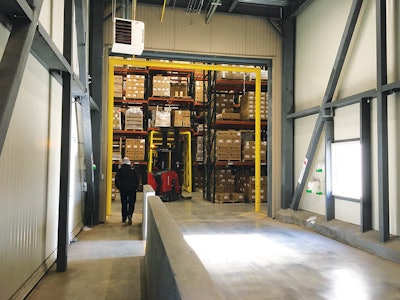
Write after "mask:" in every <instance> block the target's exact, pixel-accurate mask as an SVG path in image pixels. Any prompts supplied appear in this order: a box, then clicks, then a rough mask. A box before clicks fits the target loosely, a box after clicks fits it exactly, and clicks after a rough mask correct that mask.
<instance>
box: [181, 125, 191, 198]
mask: <svg viewBox="0 0 400 300" xmlns="http://www.w3.org/2000/svg"><path fill="white" fill-rule="evenodd" d="M181 134H182V135H187V148H186V157H185V158H186V159H185V160H186V161H185V172H184V174H185V176H184V177H185V178H184V183H185V185H186V191H187V192H189V193H191V192H192V155H191V154H192V138H191V134H192V133H191V132H190V131H184V132H181Z"/></svg>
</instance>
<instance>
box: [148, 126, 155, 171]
mask: <svg viewBox="0 0 400 300" xmlns="http://www.w3.org/2000/svg"><path fill="white" fill-rule="evenodd" d="M154 133H155V132H154V131H150V137H149V162H148V164H147V172H149V173H151V171H152V169H151V168H152V164H153V150H152V149H151V146H152V145H153V138H154Z"/></svg>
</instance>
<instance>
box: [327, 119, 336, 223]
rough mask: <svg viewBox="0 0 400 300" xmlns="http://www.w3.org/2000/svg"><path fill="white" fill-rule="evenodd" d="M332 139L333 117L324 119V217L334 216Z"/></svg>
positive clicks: (331, 217)
mask: <svg viewBox="0 0 400 300" xmlns="http://www.w3.org/2000/svg"><path fill="white" fill-rule="evenodd" d="M333 141H334V122H333V118H330V119H329V120H326V121H325V219H326V220H327V221H329V220H332V219H334V218H335V198H334V197H333V195H332V143H333Z"/></svg>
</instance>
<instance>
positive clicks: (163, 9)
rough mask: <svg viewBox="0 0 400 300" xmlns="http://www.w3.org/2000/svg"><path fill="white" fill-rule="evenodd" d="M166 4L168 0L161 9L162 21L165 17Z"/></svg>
mask: <svg viewBox="0 0 400 300" xmlns="http://www.w3.org/2000/svg"><path fill="white" fill-rule="evenodd" d="M166 4H167V0H164V4H163V8H162V11H161V19H160V22H162V21H163V19H164V12H165V5H166Z"/></svg>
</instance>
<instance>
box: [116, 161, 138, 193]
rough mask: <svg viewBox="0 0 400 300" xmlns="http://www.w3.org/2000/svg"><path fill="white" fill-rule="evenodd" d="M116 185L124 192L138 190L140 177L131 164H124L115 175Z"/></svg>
mask: <svg viewBox="0 0 400 300" xmlns="http://www.w3.org/2000/svg"><path fill="white" fill-rule="evenodd" d="M115 185H116V187H117V188H118V189H119V190H120V191H122V192H129V191H133V190H134V191H136V190H137V188H138V185H139V178H138V176H137V174H136V172H135V170H133V169H132V168H131V166H130V165H126V164H123V165H121V168H120V169H119V170H118V171H117V174H116V175H115Z"/></svg>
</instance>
